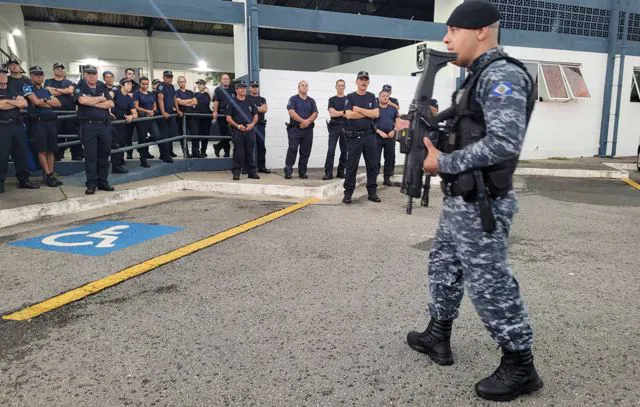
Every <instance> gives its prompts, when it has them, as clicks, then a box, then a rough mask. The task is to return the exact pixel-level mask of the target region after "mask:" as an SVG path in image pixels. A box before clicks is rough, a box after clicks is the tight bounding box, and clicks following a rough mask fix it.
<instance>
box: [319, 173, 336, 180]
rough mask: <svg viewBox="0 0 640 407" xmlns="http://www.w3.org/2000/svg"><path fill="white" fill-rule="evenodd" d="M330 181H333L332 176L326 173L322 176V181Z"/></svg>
mask: <svg viewBox="0 0 640 407" xmlns="http://www.w3.org/2000/svg"><path fill="white" fill-rule="evenodd" d="M330 179H333V174H330V173H328V172H327V173H325V174H324V177H322V180H323V181H329V180H330Z"/></svg>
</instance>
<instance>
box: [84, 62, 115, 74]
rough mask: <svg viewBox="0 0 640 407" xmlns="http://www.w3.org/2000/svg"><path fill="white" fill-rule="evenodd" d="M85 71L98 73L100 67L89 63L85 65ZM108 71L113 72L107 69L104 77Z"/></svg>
mask: <svg viewBox="0 0 640 407" xmlns="http://www.w3.org/2000/svg"><path fill="white" fill-rule="evenodd" d="M84 72H85V73H98V68H96V67H95V66H93V65H87V66H85V67H84ZM106 73H111V72H109V71H107V72H105V73H104V74H102V76H103V77H104V75H105V74H106ZM112 75H113V74H112Z"/></svg>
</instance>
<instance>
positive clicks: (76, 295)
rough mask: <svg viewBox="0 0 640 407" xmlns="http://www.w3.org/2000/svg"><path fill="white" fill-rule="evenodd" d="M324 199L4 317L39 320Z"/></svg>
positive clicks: (204, 241)
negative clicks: (40, 317) (75, 302)
mask: <svg viewBox="0 0 640 407" xmlns="http://www.w3.org/2000/svg"><path fill="white" fill-rule="evenodd" d="M319 200H320V199H318V198H310V199H307V200H305V201H302V202H300V203H297V204H295V205H291V206H289V207H287V208H284V209H281V210H279V211H275V212H272V213H269V214H267V215H265V216H261V217H259V218H257V219H254V220H252V221H249V222H247V223H244V224H242V225H239V226H236V227H233V228H231V229H228V230H225V231H224V232H220V233H218V234H215V235H213V236H210V237H207V238H204V239H202V240H199V241H197V242H195V243H191V244H188V245H186V246H184V247H180V248H178V249H175V250H172V251H170V252H168V253H165V254H162V255H160V256H158V257H154V258H152V259H149V260H146V261H143V262H142V263H140V264H136V265H134V266H131V267H127V268H126V269H124V270H121V271H119V272H117V273H115V274H112V275H110V276H108V277H105V278H101V279H99V280H96V281H93V282H91V283H88V284H85V285H83V286H82V287H78V288H76V289H73V290H71V291H68V292H66V293H63V294H60V295H56V296H55V297H52V298H49V299H48V300H45V301H42V302H40V303H38V304H35V305H32V306H30V307H27V308H24V309H22V310H20V311H16V312H14V313H12V314H9V315H4V316H3V317H2V319H8V320H13V321H26V320H29V319H31V318H35V317H37V316H39V315H42V314H44V313H46V312H49V311H52V310H54V309H56V308H60V307H62V306H64V305H67V304H70V303H72V302H74V301H78V300H81V299H83V298H85V297H87V296H89V295H92V294H95V293H97V292H99V291H102V290H104V289H107V288H109V287H113V286H114V285H116V284H120V283H122V282H123V281H126V280H128V279H130V278H133V277H136V276H139V275H141V274H144V273H146V272H148V271H151V270H153V269H155V268H158V267H160V266H163V265H165V264H167V263H171V262H173V261H175V260H178V259H180V258H182V257H185V256H188V255H190V254H193V253H195V252H197V251H198V250H202V249H205V248H207V247H211V246H213V245H215V244H218V243H220V242H222V241H224V240H227V239H230V238H232V237H234V236H237V235H239V234H241V233H244V232H246V231H248V230H251V229H255V228H257V227H259V226H262V225H264V224H265V223H269V222H271V221H274V220H276V219H278V218H281V217H283V216H285V215H288V214H290V213H292V212H295V211H297V210H299V209H302V208H304V207H306V206H309V205H312V204H314V203H316V202H318V201H319Z"/></svg>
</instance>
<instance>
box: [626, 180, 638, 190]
mask: <svg viewBox="0 0 640 407" xmlns="http://www.w3.org/2000/svg"><path fill="white" fill-rule="evenodd" d="M622 180H623V181H624V182H626V183H627V184H629V185H631V186H632V187H633V188H635V189H637V190H639V191H640V184H638V183H637V182H635V181H634V180H632V179H629V178H623V179H622Z"/></svg>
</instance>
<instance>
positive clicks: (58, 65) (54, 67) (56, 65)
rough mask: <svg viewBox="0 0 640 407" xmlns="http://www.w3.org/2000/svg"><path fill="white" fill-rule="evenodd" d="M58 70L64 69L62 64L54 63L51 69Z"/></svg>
mask: <svg viewBox="0 0 640 407" xmlns="http://www.w3.org/2000/svg"><path fill="white" fill-rule="evenodd" d="M58 68H62V69H65V67H64V64H63V63H62V62H56V63H55V64H53V69H58Z"/></svg>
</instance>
